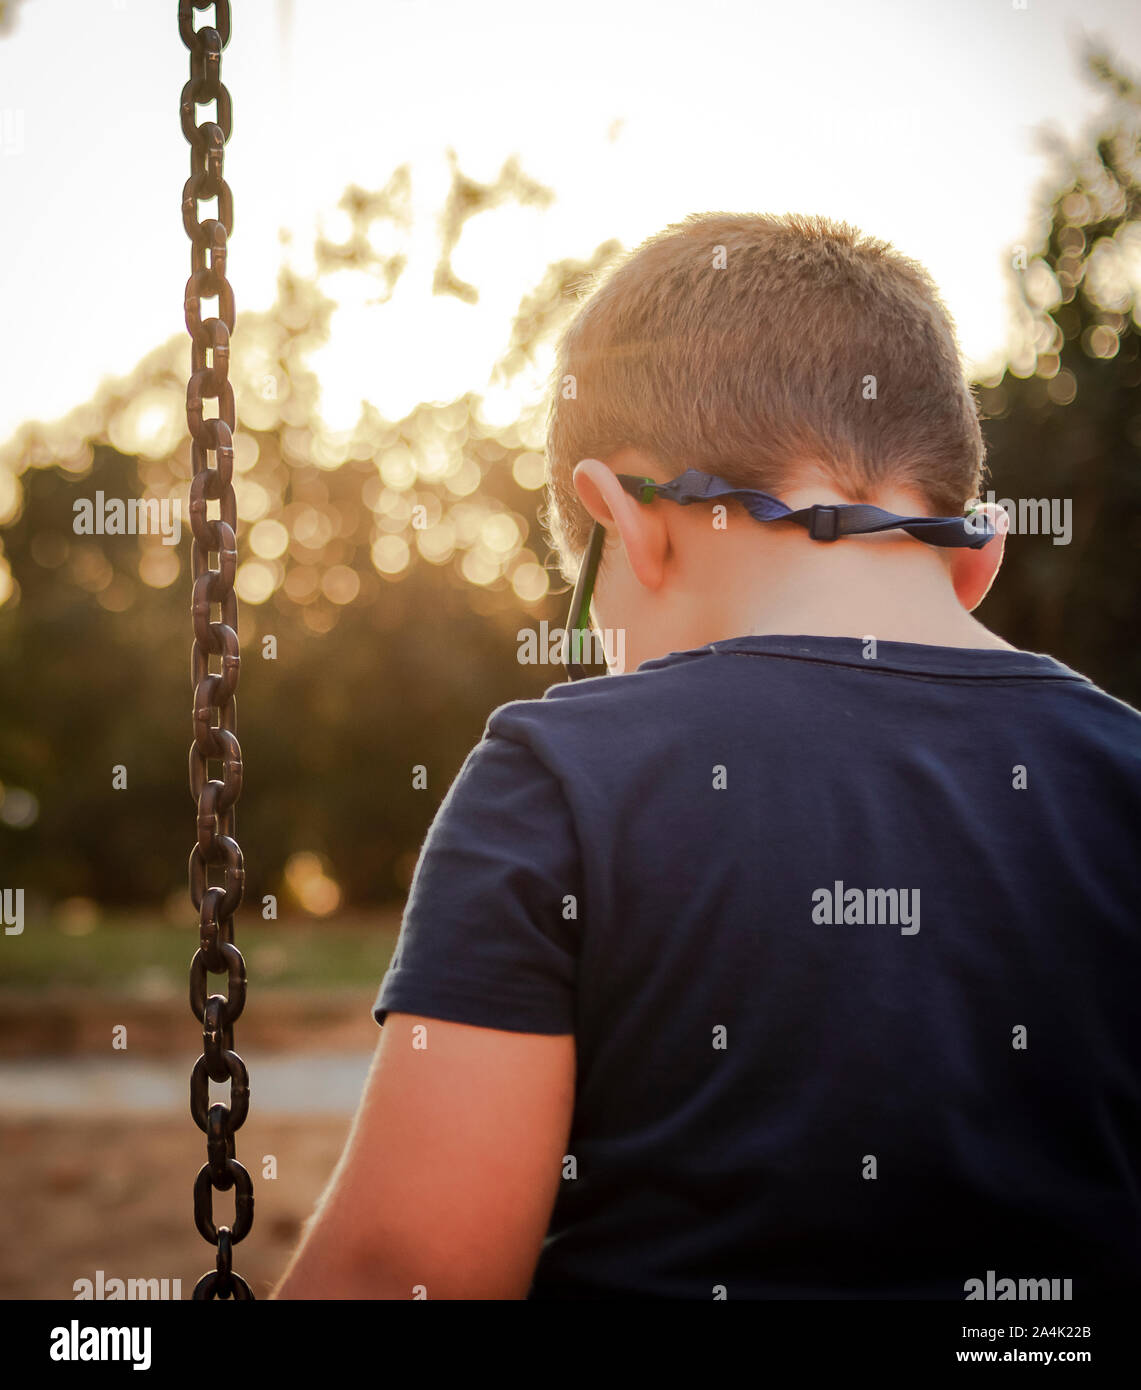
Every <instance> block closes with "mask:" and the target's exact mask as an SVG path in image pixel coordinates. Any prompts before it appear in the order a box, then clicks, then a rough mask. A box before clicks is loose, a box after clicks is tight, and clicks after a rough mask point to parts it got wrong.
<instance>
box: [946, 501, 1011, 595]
mask: <svg viewBox="0 0 1141 1390" xmlns="http://www.w3.org/2000/svg"><path fill="white" fill-rule="evenodd" d="M981 517H987V518H988V519H989V520H990V522H991V524H992V525H993V527H994V531H995V534H994V536H993V538H992V539H991V540H989V541H988V542H987V543H986V545H984V546H982V547H980V548H979V549H978V550H966V549H964V550H949V551H947V552H946V553H947V554H948V555H949V556H950V560H951V583H952V584H953V585H954V586H955V594H956V596H957V598H958V600H959V602H960V603H961V604H962V605H963V607H964V608H965V609H966V610H967V612H968V613H973V612H974V610H975V609H976V608H977V607H978V606H979V604H980V603H982V601H983V599H984V598H986V596H987V594H988V593H989V591H990V586H991V585H992V584H993V583H994V580H995V576H996V575H997V574H998V571H999V566H1000V565H1001V564H1002V556H1003V551H1004V550H1005V549H1006V533H1007V532H1008V531H1009V530H1010V517H1009V516H1008V515H1007V513H1006V510H1005V508H1003V507H1000V506H999V505H998V504H997V503H995V502H984V503H983V504H982V506H980V507H978V508H977V509H976V510H975V511H974V512H973V513H972V519H973V520H978V519H979V518H981Z"/></svg>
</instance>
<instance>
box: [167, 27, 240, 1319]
mask: <svg viewBox="0 0 1141 1390" xmlns="http://www.w3.org/2000/svg"><path fill="white" fill-rule="evenodd" d="M211 7H213V9H214V22H215V27H214V28H206V27H204V28H201V29H198V30H195V28H194V15H193V11H195V10H207V9H210V8H211ZM178 31H179V33H180V34H181V36H182V41H183V43H184V44H185V45H186V47H187V48H188V49H189V50H190V81H189V82H187V84H186V86H185V87H183V89H182V99H181V105H180V111H181V119H182V133H183V134H184V135H185V136H186V138H187V140H189V142H190V178H189V179H188V180H187V182H186V186H185V187H184V188H183V190H182V222H183V226H184V227H185V228H186V234H187V236H189V238H190V242H191V251H190V268H191V274H190V279H189V280H188V281H187V282H186V294H185V298H184V309H185V313H186V327H187V331H188V332H189V334H190V338H191V346H190V380H189V382H188V383H187V387H186V423H187V425H188V426H189V428H190V437H191V444H190V458H191V472H192V477H191V482H190V528H191V532H192V534H193V542H192V545H191V552H190V556H191V571H192V574H193V579H194V591H193V599H192V602H191V615H192V621H193V627H194V643H193V646H192V647H191V654H190V680H191V685H192V686H193V688H194V715H193V719H194V742H193V743H192V744H191V746H190V794H191V796H192V797H193V799H194V802H195V805H196V806H197V808H198V838H197V842H196V843H195V845H194V848H193V849H192V850H191V852H190V898H191V901H192V902H193V903H194V907H195V910H196V911H197V912H198V914H199V930H200V942H201V944H200V946H199V949H198V951H197V952H196V953H195V956H194V959H193V960H192V961H191V963H190V1007H191V1009H192V1010H193V1012H194V1016H195V1018H197V1019H198V1021H199V1022H200V1023H201V1024H202V1056H201V1057H199V1059H198V1061H197V1062H196V1063H195V1066H194V1070H193V1072H192V1073H191V1076H190V1113H191V1115H192V1116H193V1118H194V1121H195V1123H196V1124H197V1125H198V1127H199V1129H201V1130H202V1131H203V1132H204V1133H205V1134H206V1156H207V1157H206V1163H205V1164H204V1165H203V1166H202V1168H201V1170H200V1171H199V1173H198V1177H197V1179H196V1180H195V1183H194V1224H195V1225H196V1226H197V1227H198V1231H199V1233H200V1234H201V1236H202V1238H203V1239H204V1240H206V1241H208V1242H209V1243H210V1244H211V1245H213V1246H215V1247H216V1249H217V1260H216V1267H215V1269H213V1270H211V1271H209V1272H208V1273H207V1274H204V1275H203V1276H202V1278H201V1279H200V1280H199V1281H198V1283H197V1284H196V1285H195V1288H194V1294H193V1297H194V1298H196V1299H211V1298H235V1299H252V1298H253V1293H252V1292H251V1290H250V1286H249V1285H248V1284H247V1283H246V1281H245V1280H244V1279H243V1278H242V1277H241V1275H239V1274H235V1273H234V1271H233V1269H232V1268H231V1259H232V1251H233V1247H234V1246H235V1245H236V1244H237V1243H238V1241H240V1240H242V1239H244V1238H245V1236H247V1235H248V1234H249V1230H250V1227H251V1225H252V1224H253V1217H254V1198H253V1182H252V1180H251V1178H250V1175H249V1173H248V1172H247V1171H246V1169H245V1168H243V1167H242V1165H241V1164H240V1163H239V1162H238V1161H237V1159H236V1157H235V1151H234V1133H235V1131H236V1130H238V1129H240V1128H241V1126H242V1124H243V1123H244V1121H245V1118H246V1113H247V1111H248V1110H249V1103H250V1087H249V1075H248V1073H247V1071H246V1066H245V1063H244V1062H243V1061H242V1059H241V1058H240V1057H239V1056H238V1054H237V1053H236V1052H235V1051H234V1023H235V1022H236V1020H237V1019H238V1017H239V1015H240V1014H241V1012H242V1009H243V1007H244V1005H245V1002H246V965H245V961H244V960H243V959H242V954H241V952H240V951H239V950H238V948H237V947H236V946H235V945H234V913H235V912H236V910H237V908H238V906H239V904H240V903H241V901H242V895H243V893H244V890H245V871H244V868H243V865H242V851H241V849H240V848H239V846H238V842H237V840H236V839H235V838H234V833H235V832H234V803H235V802H236V801H237V800H238V797H239V796H240V795H241V790H242V750H241V747H240V746H239V744H238V739H237V735H236V729H237V702H236V700H235V698H234V696H235V692H236V691H237V688H238V672H239V666H240V653H239V649H238V600H237V596H236V594H235V593H234V571H235V569H236V566H237V542H236V539H235V532H236V530H237V524H238V517H237V504H236V501H235V498H234V488H233V472H234V428H235V426H236V423H237V420H236V416H235V412H234V388H233V386H232V385H231V384H230V381H229V365H230V334H231V333H232V332H233V330H234V292H233V290H232V289H231V288H230V285H229V282H228V281H227V279H226V241H227V238H228V237H229V235H230V233H231V232H232V231H233V228H234V201H233V196H232V195H231V192H230V187H229V184H227V182H226V180H225V179H224V178H223V177H222V166H223V161H224V158H225V145H226V141H227V140H228V139H229V138H230V128H231V124H232V117H231V108H230V93H229V92H228V91H227V90H226V88H225V87H224V86H223V85H222V78H221V72H222V50H223V49H224V48H225V47H226V44H227V43H228V42H229V39H230V5H229V0H179V4H178ZM209 102H216V103H217V107H216V111H215V114H216V116H217V120H216V121H204V122H203V123H202V125H197V124H196V121H197V111H196V105H198V104H202V105H205V104H207V103H209ZM215 197H216V198H217V199H218V216H217V218H210V217H207V218H204V219H203V220H202V221H199V220H198V203H199V201H200V200H201V199H204V198H215ZM215 295H216V296H217V298H218V315H219V317H218V318H208V319H203V318H202V300H203V299H212V298H214V296H215ZM204 400H217V402H218V414H217V416H216V417H212V418H210V419H206V418H204V416H203V408H202V403H203V401H204ZM211 454H213V456H214V466H213V467H211V466H210V461H209V456H210V455H211ZM211 501H217V502H218V504H219V512H220V515H219V516H218V517H217V518H209V517H208V516H207V506H208V503H209V502H211ZM215 553H216V554H217V556H218V568H217V569H212V568H211V567H210V556H211V555H212V554H215ZM214 604H218V605H220V611H221V621H220V622H214V621H212V620H211V613H212V609H213V605H214ZM212 657H218V659H219V660H218V664H219V667H220V670H219V671H217V672H214V671H211V669H210V663H211V658H212ZM215 713H216V714H217V723H215V722H213V716H214V714H215ZM211 759H215V760H220V761H221V764H222V776H221V780H218V779H217V778H211V777H210V774H209V765H210V760H211ZM211 870H214V876H215V877H217V875H218V872H219V871H222V872H223V873H224V887H219V886H215V885H208V884H207V877H208V875H209V874H210V871H211ZM208 974H225V975H226V977H227V993H226V994H214V993H208V986H207V979H206V977H207V975H208ZM227 1080H228V1081H229V1083H230V1103H229V1105H223V1104H221V1103H218V1102H216V1103H215V1104H213V1105H211V1104H210V1082H211V1081H215V1082H223V1081H227ZM231 1188H233V1189H234V1224H233V1226H232V1227H231V1226H215V1224H214V1212H213V1205H214V1193H215V1192H228V1191H229V1190H230V1189H231Z"/></svg>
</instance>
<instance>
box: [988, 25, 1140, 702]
mask: <svg viewBox="0 0 1141 1390" xmlns="http://www.w3.org/2000/svg"><path fill="white" fill-rule="evenodd" d="M1083 61H1084V65H1085V69H1086V71H1087V73H1088V74H1089V76H1090V77H1091V78H1092V79H1093V80H1094V82H1096V83H1097V84H1098V85H1099V86H1100V87H1101V89H1102V90H1103V91H1104V92H1105V95H1106V98H1107V102H1108V105H1109V108H1110V110H1109V115H1108V117H1106V118H1103V120H1102V121H1101V122H1100V124H1101V131H1100V132H1099V133H1098V134H1096V135H1095V137H1094V139H1093V142H1092V145H1093V147H1092V149H1082V150H1079V151H1077V152H1076V153H1073V152H1070V151H1068V150H1066V148H1065V147H1064V146H1063V145H1062V144H1061V143H1060V142H1058V141H1056V140H1055V141H1052V142H1051V148H1052V150H1053V153H1054V155H1055V158H1056V160H1057V162H1058V164H1059V166H1060V168H1059V170H1058V171H1057V172H1056V173H1055V175H1054V184H1053V188H1054V191H1053V192H1052V193H1051V194H1050V195H1049V201H1048V204H1047V209H1046V212H1045V215H1044V217H1043V222H1044V233H1043V236H1042V240H1041V244H1040V245H1039V246H1038V247H1037V249H1027V248H1016V249H1015V252H1014V255H1013V256H1012V273H1013V275H1014V276H1015V279H1016V282H1017V286H1018V292H1019V298H1020V305H1021V318H1020V322H1021V326H1022V342H1021V343H1020V345H1019V346H1018V348H1017V349H1016V351H1015V352H1014V353H1013V354H1012V355H1011V361H1010V362H1009V364H1008V365H1007V367H1006V370H1005V371H1004V372H1003V374H1002V376H1001V378H1000V379H999V380H998V381H995V382H990V383H987V384H985V385H983V386H982V387H981V389H980V392H979V398H980V405H981V407H982V411H983V415H984V418H985V419H986V420H987V423H986V425H985V427H984V428H985V433H986V437H987V441H988V446H989V464H990V470H991V475H992V481H991V484H990V486H991V488H992V489H993V491H994V493H995V495H996V497H997V498H999V499H1002V498H1009V499H1011V500H1012V501H1015V502H1017V501H1019V500H1022V499H1030V498H1049V499H1059V500H1060V501H1062V500H1064V501H1069V502H1071V503H1072V519H1073V534H1072V539H1071V541H1070V543H1069V544H1068V545H1055V544H1054V541H1053V538H1052V537H1051V536H1049V535H1027V536H1022V535H1019V536H1012V538H1011V540H1010V541H1009V542H1008V547H1007V559H1006V562H1005V565H1004V568H1003V571H1002V574H1001V576H1000V578H999V580H998V582H997V584H996V585H995V588H994V590H993V591H992V593H991V595H990V597H988V598H987V600H986V602H985V604H984V605H983V606H982V608H981V609H980V610H979V616H980V618H981V619H982V621H983V622H985V623H987V624H988V626H990V627H992V628H994V629H995V630H996V631H998V632H1000V633H1001V634H1002V635H1003V636H1004V637H1006V639H1007V640H1008V641H1010V642H1015V643H1017V645H1019V646H1020V647H1024V648H1026V649H1029V650H1031V651H1042V652H1048V653H1049V654H1050V655H1052V656H1056V657H1057V658H1058V659H1059V660H1061V661H1064V662H1066V663H1067V664H1069V665H1070V666H1073V667H1074V668H1075V669H1076V670H1078V671H1081V672H1082V673H1083V674H1084V675H1087V676H1089V677H1090V678H1091V679H1092V680H1095V681H1097V682H1098V684H1100V685H1102V686H1104V687H1105V688H1106V689H1107V690H1109V691H1110V692H1111V693H1112V694H1115V695H1117V696H1118V697H1119V698H1120V699H1123V700H1126V701H1128V702H1129V703H1131V704H1134V705H1141V645H1139V644H1138V641H1137V617H1138V612H1137V610H1138V597H1139V594H1141V393H1139V392H1138V386H1141V299H1139V297H1138V290H1139V288H1141V219H1139V211H1141V183H1139V180H1141V159H1139V153H1141V89H1139V87H1138V84H1137V82H1136V81H1135V79H1133V78H1132V77H1130V76H1129V75H1128V74H1126V73H1125V72H1123V71H1121V70H1120V68H1119V67H1117V66H1116V65H1115V64H1114V62H1113V60H1112V59H1111V57H1110V56H1109V55H1108V54H1107V53H1106V52H1105V51H1104V50H1103V49H1100V48H1097V47H1093V46H1091V47H1088V48H1087V49H1086V51H1085V53H1084V55H1083Z"/></svg>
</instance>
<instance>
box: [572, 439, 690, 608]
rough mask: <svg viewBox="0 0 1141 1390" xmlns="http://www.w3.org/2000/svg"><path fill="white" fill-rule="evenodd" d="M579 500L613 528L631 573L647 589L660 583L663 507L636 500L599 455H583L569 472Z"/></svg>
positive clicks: (664, 549)
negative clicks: (588, 457) (595, 456)
mask: <svg viewBox="0 0 1141 1390" xmlns="http://www.w3.org/2000/svg"><path fill="white" fill-rule="evenodd" d="M571 477H572V481H573V482H574V487H575V492H576V493H577V494H578V498H579V501H580V502H581V503H582V505H583V506H584V507H585V508H586V510H587V511H588V512H589V513H590V515H591V518H592V519H593V520H594V521H600V522H601V523H602V525H603V526H605V527H606V528H607V531H608V532H614V531H616V532H617V533H618V536H619V537H620V538H621V541H622V548H623V549H624V550H625V552H626V557H627V559H628V560H629V562H630V568H631V570H633V572H634V577H635V578H636V579H637V580H638V582H639V583H640V584H641V585H642V586H643V587H644V588H647V589H656V588H658V587H659V586H660V585H661V582H662V579H663V577H664V573H665V560H666V556H667V555H668V553H669V532H668V528H667V526H666V519H665V511H664V508H661V507H658V508H655V507H654V506H653V504H649V505H647V504H646V503H643V502H639V501H638V500H637V499H636V498H634V497H631V496H630V494H629V493H628V492H627V491H626V490H625V489H624V488H623V486H622V484H621V483H620V482H619V481H618V479H617V478H616V477H615V475H614V471H613V470H612V469H611V468H610V467H608V466H607V465H606V464H605V463H602V462H601V461H600V460H599V459H582V460H580V462H579V463H577V464H576V465H575V470H574V473H573V474H572V475H571Z"/></svg>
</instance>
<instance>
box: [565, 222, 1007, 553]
mask: <svg viewBox="0 0 1141 1390" xmlns="http://www.w3.org/2000/svg"><path fill="white" fill-rule="evenodd" d="M624 446H633V447H636V448H638V449H641V450H644V451H645V452H647V453H649V454H651V455H653V456H654V457H655V458H656V459H657V460H658V461H659V462H660V463H661V464H662V465H663V467H664V468H666V469H667V470H668V471H669V474H670V476H671V477H672V476H676V474H678V473H680V472H682V471H683V470H684V469H686V468H699V469H702V470H703V471H705V472H709V473H716V474H718V475H719V476H721V477H723V478H726V479H728V480H729V481H730V482H732V483H735V484H736V485H737V486H742V487H755V488H760V489H762V490H763V491H766V492H774V493H776V494H777V495H778V496H779V494H780V489H781V487H782V486H784V485H786V484H788V483H789V481H790V480H791V479H792V477H793V476H794V473H795V469H796V465H797V464H798V463H802V462H810V463H814V464H815V465H817V468H818V469H819V470H820V472H821V473H822V475H823V477H824V478H825V479H826V480H827V481H829V482H830V483H831V484H832V485H833V486H834V487H835V488H836V489H837V490H838V491H839V492H840V493H841V495H843V496H845V497H847V498H849V499H850V500H851V501H866V500H868V495H869V494H870V493H873V492H874V490H875V489H876V488H877V487H878V486H879V485H880V484H882V483H884V482H888V481H890V482H895V483H898V484H902V485H905V486H910V487H912V488H914V489H915V490H916V491H918V492H919V494H920V495H921V496H922V497H923V498H924V500H925V501H926V502H927V503H928V504H929V506H930V507H931V509H932V512H933V513H935V514H950V515H955V514H958V513H960V512H962V510H963V508H964V506H965V505H966V503H967V502H968V501H969V500H970V499H972V498H974V497H975V496H977V494H978V490H979V487H980V485H981V481H982V465H983V459H984V456H985V445H984V443H983V438H982V431H981V429H980V427H979V420H978V410H977V406H976V402H975V399H974V395H973V393H972V389H971V386H970V383H969V381H968V380H967V377H966V374H965V370H964V366H963V361H962V357H961V355H960V351H959V346H958V342H957V339H956V333H955V326H954V322H953V321H952V319H951V316H950V314H949V313H948V311H947V309H946V306H945V305H944V304H943V301H942V299H941V298H940V296H939V293H938V290H937V289H936V287H935V284H934V282H933V281H932V280H931V277H930V276H929V275H928V273H927V272H926V271H925V270H924V269H923V267H922V266H920V265H918V264H917V263H916V262H915V261H913V260H910V259H909V258H908V257H906V256H904V255H902V254H901V253H900V252H898V251H896V250H895V249H894V248H893V247H892V246H890V245H889V244H888V243H887V242H884V241H880V240H877V239H875V238H873V237H869V236H865V235H864V234H863V233H861V232H859V231H858V230H857V229H855V228H854V227H850V226H849V225H848V224H847V223H845V222H833V221H830V220H829V219H827V218H824V217H809V216H800V215H796V214H786V215H783V216H769V215H764V214H756V215H754V214H749V213H707V214H703V215H696V214H695V215H693V216H691V217H688V218H686V220H685V221H684V222H681V223H675V224H674V225H672V226H669V227H667V228H666V229H665V230H664V231H662V232H659V233H658V234H657V235H656V236H652V237H650V238H649V240H647V241H645V242H643V243H642V245H641V246H639V247H637V248H636V249H635V250H634V251H633V252H631V253H629V254H628V255H627V256H626V257H624V258H623V259H622V260H621V261H620V262H619V263H618V264H617V265H616V266H615V267H613V268H611V269H610V270H608V271H606V272H604V273H603V274H602V275H601V276H600V277H599V279H598V282H597V283H596V285H595V286H594V288H593V290H592V292H591V293H590V295H589V297H588V298H587V299H586V300H585V302H584V303H583V304H582V305H581V306H580V307H579V309H578V311H577V312H576V314H575V316H574V318H573V319H572V321H571V322H570V324H569V326H568V327H567V329H566V330H565V332H564V333H563V336H562V338H561V340H560V343H559V348H558V358H557V363H556V367H555V371H554V379H553V387H552V393H551V406H550V411H549V415H548V422H547V485H548V501H549V506H548V508H547V510H546V513H545V520H546V523H547V527H548V530H549V531H550V535H551V539H552V542H553V544H554V546H555V549H556V551H557V552H558V554H559V560H560V563H561V564H562V566H563V568H564V571H566V572H569V569H570V567H571V565H572V564H573V563H574V562H576V561H577V558H578V557H579V556H580V555H581V553H582V551H583V549H584V547H585V544H586V538H587V535H588V533H589V525H590V517H589V515H588V513H587V512H586V510H585V509H584V508H583V506H582V504H581V503H580V502H579V501H578V499H577V497H576V495H575V492H574V487H573V484H572V481H571V475H572V473H573V470H574V467H575V465H576V464H577V463H578V462H579V460H580V459H583V458H600V459H607V458H608V457H609V456H610V455H611V454H613V453H614V452H615V451H616V450H618V449H620V448H622V447H624Z"/></svg>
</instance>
